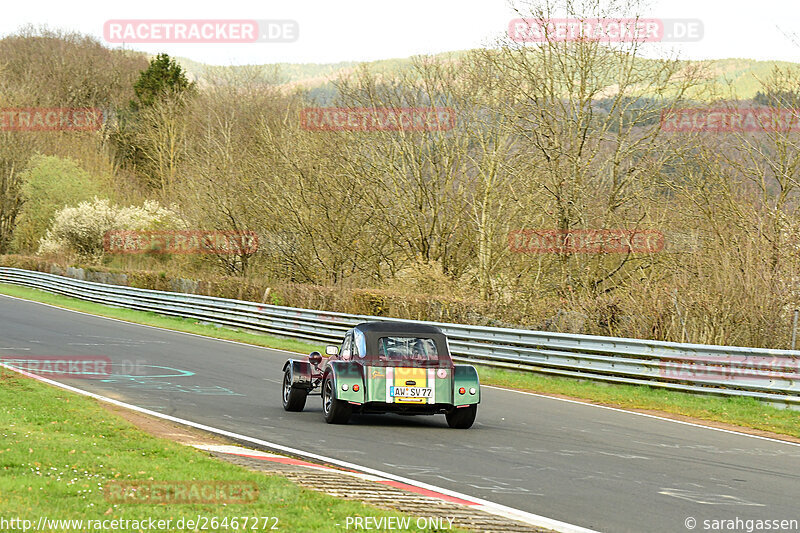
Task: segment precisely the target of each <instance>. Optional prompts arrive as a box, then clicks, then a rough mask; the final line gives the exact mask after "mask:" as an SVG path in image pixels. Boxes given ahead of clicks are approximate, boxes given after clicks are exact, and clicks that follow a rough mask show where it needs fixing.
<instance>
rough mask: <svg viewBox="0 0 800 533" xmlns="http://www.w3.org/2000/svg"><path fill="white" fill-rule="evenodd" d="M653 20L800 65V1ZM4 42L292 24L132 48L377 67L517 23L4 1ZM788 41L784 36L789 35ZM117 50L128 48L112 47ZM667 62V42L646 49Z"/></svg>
mask: <svg viewBox="0 0 800 533" xmlns="http://www.w3.org/2000/svg"><path fill="white" fill-rule="evenodd" d="M650 6H651V7H650V8H649V9H647V10H646V11H644V12H643V13H642V16H644V17H654V18H683V19H700V20H701V21H702V22H703V28H704V34H703V38H702V39H701V40H700V41H698V42H693V43H681V44H671V45H670V47H671V48H677V49H678V50H679V51H680V55H681V57H683V58H686V59H713V58H728V57H741V58H752V59H762V60H767V59H780V60H785V61H794V62H800V1H798V0H760V1H758V2H747V4H746V8H747V9H746V10H745V9H740V8H739V7H738V6H737V4H736V3H733V2H730V1H719V0H653V1H652V2H651V3H650ZM2 11H3V14H2V16H0V34H8V33H13V32H14V31H16V30H17V29H18V28H19V27H20V26H23V25H25V24H33V25H47V26H49V27H51V28H62V29H68V30H75V31H79V32H81V33H86V34H91V35H94V36H96V37H98V38H99V39H101V40H103V24H104V23H105V22H106V21H107V20H109V19H256V20H272V19H291V20H295V21H297V23H298V25H299V29H300V35H299V38H298V39H297V41H295V42H292V43H249V44H218V43H214V44H208V43H204V44H130V45H126V48H132V49H135V50H142V51H145V52H149V53H156V52H166V53H168V54H170V55H174V56H183V57H188V58H190V59H194V60H196V61H202V62H205V63H209V64H219V65H230V64H248V63H278V62H290V63H330V62H338V61H370V60H375V59H387V58H394V57H407V56H410V55H413V54H420V53H437V52H444V51H449V50H463V49H467V48H474V47H478V46H482V45H484V44H486V43H487V42H490V41H491V40H492V38H493V37H496V36H498V35H501V34H503V33H504V32H506V31H507V28H508V23H509V21H510V19H512V18H514V17H515V16H516V15H515V14H514V12H513V11H512V10H511V8H510V7H509V5H508V3H507V2H506V0H399V1H391V2H390V1H386V0H336V1H330V0H271V1H270V0H262V1H258V2H255V1H249V2H246V1H241V0H225V1H222V2H208V1H206V2H201V1H197V0H192V1H186V0H158V1H155V0H134V1H131V2H108V1H107V0H103V1H98V2H81V1H79V0H75V1H70V2H64V1H63V0H60V1H36V0H25V1H17V0H5V1H4V2H3V10H2ZM784 34H785V35H784ZM109 46H112V47H118V46H121V45H119V44H109ZM645 46H646V48H647V55H654V56H657V55H660V54H662V53H663V51H662V50H661V49H660V48H659V47H663V46H665V45H663V44H655V43H650V44H647V45H645Z"/></svg>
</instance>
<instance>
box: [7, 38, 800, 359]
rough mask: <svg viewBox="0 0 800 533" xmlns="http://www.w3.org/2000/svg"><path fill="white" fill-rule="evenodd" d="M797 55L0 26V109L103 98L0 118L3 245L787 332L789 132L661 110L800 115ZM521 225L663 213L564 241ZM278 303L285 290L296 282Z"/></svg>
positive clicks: (769, 339) (685, 324)
mask: <svg viewBox="0 0 800 533" xmlns="http://www.w3.org/2000/svg"><path fill="white" fill-rule="evenodd" d="M798 81H800V71H799V70H798V66H797V65H794V64H787V63H771V62H755V61H750V60H741V59H729V60H719V61H703V62H689V61H684V60H681V59H679V58H671V57H670V58H664V59H660V60H654V59H643V58H641V57H640V54H639V51H638V48H637V47H636V45H635V44H631V43H622V44H620V45H619V46H616V47H612V46H606V45H603V44H600V43H596V42H571V43H565V42H550V43H548V42H546V43H541V44H540V45H537V46H519V45H517V44H515V43H507V46H502V47H498V48H497V49H492V50H488V49H479V50H471V51H461V52H458V53H454V54H442V55H437V56H431V57H414V58H408V59H398V60H387V61H384V62H376V63H374V64H365V65H357V64H351V63H344V64H337V65H264V66H249V67H206V66H204V65H201V64H198V63H194V62H189V61H177V62H176V60H174V59H172V58H169V57H167V56H164V55H160V56H158V57H147V56H145V55H144V54H141V53H138V52H132V51H123V50H112V49H109V48H107V47H105V46H104V45H102V44H100V43H99V42H97V41H95V40H94V39H92V38H90V37H86V36H82V35H74V34H64V33H58V32H48V31H33V30H31V31H26V32H23V33H21V34H17V35H13V36H8V37H5V38H3V39H2V40H0V100H1V101H2V106H0V107H2V108H4V109H10V108H27V107H33V106H42V107H81V108H82V107H90V108H98V109H101V110H102V111H103V116H104V122H103V126H102V127H101V128H100V129H99V130H97V131H17V130H13V129H11V128H1V129H0V253H4V254H10V253H14V254H23V255H34V254H39V255H40V256H42V257H46V258H49V259H51V260H53V261H56V262H60V263H64V264H67V263H81V264H96V265H105V266H110V267H115V268H122V269H149V270H155V271H160V272H166V273H169V274H170V275H176V276H182V277H197V278H211V277H214V276H221V275H227V276H236V277H240V278H241V279H243V280H248V281H254V280H258V281H259V282H260V283H264V284H267V285H270V284H307V285H315V286H321V287H327V288H336V289H339V290H348V289H355V288H366V289H376V290H380V291H383V292H384V294H391V295H394V296H393V297H395V298H425V299H429V300H435V301H437V302H441V305H447V302H450V301H458V302H461V303H462V304H463V303H464V302H467V303H470V302H472V303H474V308H475V309H476V318H475V319H476V320H482V321H486V320H496V321H498V322H499V323H503V324H515V325H520V326H525V327H532V328H549V329H555V330H562V331H573V332H584V333H596V334H608V335H617V336H633V337H646V338H655V339H667V340H675V341H692V342H702V343H725V344H742V345H753V346H773V347H781V348H786V347H788V342H789V338H790V326H791V315H792V312H793V310H794V309H795V307H798V306H799V305H800V301H798V294H797V289H796V277H797V275H798V267H799V266H800V257H799V256H798V250H799V248H798V235H800V220H798V216H797V198H798V186H800V182H799V181H798V179H799V178H800V152H798V144H797V143H798V139H799V137H798V131H797V130H798V127H797V124H796V123H795V124H794V126H792V127H789V128H780V127H779V128H769V127H763V128H760V129H755V130H752V129H751V130H747V131H733V130H732V131H714V130H713V129H711V130H709V129H706V130H703V129H702V128H700V129H697V128H695V129H694V130H692V129H691V128H689V129H687V128H682V129H681V128H679V129H678V130H677V131H676V130H675V129H674V128H673V129H672V130H670V129H669V128H664V127H663V118H664V116H666V115H665V113H667V114H668V113H670V112H676V111H677V110H680V109H683V108H697V107H698V106H705V107H712V108H715V109H740V108H742V107H745V108H749V107H756V108H758V109H766V110H776V109H777V110H796V109H798V108H800V102H798V99H800V94H798V92H797V87H798ZM321 105H324V106H337V107H343V108H364V109H375V108H410V107H423V108H429V107H437V108H443V109H446V110H449V111H448V112H451V113H452V114H453V116H454V123H453V125H452V127H447V128H434V129H422V130H414V129H403V130H401V131H391V130H371V131H344V130H339V131H336V129H335V128H332V129H330V130H327V131H319V130H314V129H313V128H309V127H307V124H304V123H303V122H302V121H301V115H302V113H303V112H304V111H303V110H304V109H306V108H309V107H314V106H321ZM159 228H160V229H187V228H188V229H209V230H212V229H213V230H225V231H245V230H252V231H255V232H257V233H258V235H259V239H260V248H259V250H258V251H257V252H256V253H254V254H249V253H248V254H239V255H220V256H215V255H206V256H185V255H175V256H170V255H168V254H159V253H152V254H145V255H123V256H119V255H111V254H108V253H105V252H104V249H103V245H102V244H103V243H102V237H103V234H104V233H105V232H106V231H110V230H126V229H159ZM528 230H559V231H572V230H614V231H617V230H625V231H633V232H636V231H656V232H660V234H662V235H663V239H664V246H663V247H658V248H657V249H654V250H649V251H646V252H642V251H640V250H639V251H637V250H629V251H628V252H627V253H620V252H613V253H584V252H582V253H563V252H553V251H552V250H551V251H541V250H536V249H534V248H535V247H531V246H527V245H522V246H520V245H519V243H517V245H515V244H514V243H513V242H511V243H510V241H509V237H510V236H511V238H512V241H513V239H514V238H515V237H514V236H515V235H516V236H518V235H530V233H528V234H525V233H524V232H525V231H528ZM283 301H284V302H285V303H289V304H290V303H292V302H291V301H286V300H283Z"/></svg>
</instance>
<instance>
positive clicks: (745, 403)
mask: <svg viewBox="0 0 800 533" xmlns="http://www.w3.org/2000/svg"><path fill="white" fill-rule="evenodd" d="M0 294H7V295H9V296H16V297H18V298H24V299H27V300H34V301H38V302H44V303H48V304H52V305H56V306H59V307H63V308H67V309H75V310H78V311H84V312H86V313H91V314H95V315H101V316H107V317H112V318H118V319H121V320H127V321H129V322H136V323H139V324H147V325H151V326H158V327H162V328H166V329H172V330H176V331H186V332H189V333H196V334H199V335H206V336H209V337H216V338H221V339H229V340H234V341H239V342H245V343H249V344H255V345H258V346H264V347H267V348H277V349H281V350H289V351H295V352H301V353H308V352H310V351H311V350H323V348H324V346H322V345H317V344H312V343H306V342H301V341H295V340H290V339H283V338H279V337H274V336H270V335H262V334H257V333H250V332H247V331H241V330H235V329H229V328H222V327H218V326H214V325H209V324H203V323H200V322H198V321H196V320H190V319H183V318H175V317H167V316H163V315H158V314H156V313H147V312H141V311H133V310H129V309H119V308H114V307H108V306H105V305H100V304H95V303H92V302H84V301H82V300H77V299H74V298H68V297H66V296H60V295H56V294H50V293H47V292H44V291H40V290H36V289H30V288H27V287H19V286H16V285H7V284H0ZM478 371H479V373H480V377H481V382H482V383H484V384H486V385H497V386H500V387H508V388H512V389H518V390H524V391H530V392H536V393H541V394H554V395H560V396H566V397H570V398H575V399H580V400H587V401H590V402H596V403H601V404H603V405H609V406H614V407H620V408H623V409H642V410H648V411H659V412H662V413H667V414H672V415H678V416H684V417H691V418H695V419H699V420H706V421H709V422H717V423H722V424H730V425H734V426H739V427H742V428H752V429H755V430H759V431H765V432H771V433H776V434H782V435H790V436H792V437H795V438H800V411H792V410H788V409H776V408H774V407H772V406H770V405H768V404H764V403H761V402H759V401H757V400H753V399H749V398H721V397H716V396H708V395H696V394H687V393H683V392H678V391H669V390H664V389H660V388H655V387H646V386H634V385H618V384H606V383H598V382H593V381H584V380H576V379H569V378H559V377H551V376H544V375H540V374H534V373H531V372H521V371H515V370H505V369H498V368H493V367H486V366H478Z"/></svg>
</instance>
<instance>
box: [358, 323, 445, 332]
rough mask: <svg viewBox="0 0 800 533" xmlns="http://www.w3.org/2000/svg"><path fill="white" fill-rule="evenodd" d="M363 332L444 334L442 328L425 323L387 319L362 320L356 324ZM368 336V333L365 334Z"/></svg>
mask: <svg viewBox="0 0 800 533" xmlns="http://www.w3.org/2000/svg"><path fill="white" fill-rule="evenodd" d="M356 329H360V330H361V331H363V332H364V334H371V335H378V336H381V335H384V334H386V335H397V334H398V333H402V334H406V335H416V334H421V335H426V336H432V335H444V333H442V330H441V329H439V328H437V327H436V326H429V325H427V324H417V323H414V322H389V321H385V322H384V321H376V322H362V323H361V324H359V325H357V326H356ZM367 336H369V335H367Z"/></svg>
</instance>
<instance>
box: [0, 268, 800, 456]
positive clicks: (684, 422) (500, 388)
mask: <svg viewBox="0 0 800 533" xmlns="http://www.w3.org/2000/svg"><path fill="white" fill-rule="evenodd" d="M0 283H2V281H0ZM43 292H47V291H43ZM0 296H2V297H5V298H10V299H12V300H19V301H22V302H28V303H33V304H39V305H44V306H47V307H52V308H54V309H59V310H61V311H67V312H70V313H77V314H79V315H86V316H92V317H95V318H103V319H105V320H113V321H114V322H122V323H123V324H131V325H134V326H141V327H143V328H152V329H159V330H161V331H171V332H172V333H179V334H181V335H191V336H192V337H201V338H203V339H209V340H213V341H219V342H227V343H231V344H238V345H241V346H247V347H249V348H260V349H262V350H270V351H273V352H282V353H288V354H291V355H295V356H296V355H299V354H300V352H292V351H289V350H282V349H280V348H267V347H265V346H258V345H255V344H248V343H246V342H239V341H232V340H228V339H217V338H215V337H209V336H207V335H200V334H199V333H189V332H187V331H179V330H175V329H168V328H162V327H159V326H150V325H147V324H139V323H138V322H130V321H128V320H121V319H119V318H111V317H107V316H101V315H93V314H91V313H86V312H84V311H76V310H74V309H67V308H66V307H59V306H57V305H52V304H46V303H43V302H37V301H35V300H26V299H25V298H17V297H16V296H9V295H7V294H0ZM481 387H485V388H487V389H495V390H499V391H505V392H511V393H514V394H524V395H527V396H534V397H537V398H546V399H548V400H555V401H558V402H567V403H571V404H575V405H580V406H583V407H594V408H597V409H607V410H609V411H616V412H619V413H627V414H629V415H634V416H643V417H646V418H652V419H655V420H661V421H663V422H671V423H673V424H681V425H684V426H692V427H696V428H702V429H708V430H710V431H719V432H722V433H728V434H731V435H739V436H742V437H748V438H751V439H760V440H766V441H769V442H776V443H779V444H787V445H789V446H798V447H800V443H798V442H791V441H787V440H781V439H775V438H772V437H763V436H761V435H751V434H750V433H743V432H741V431H733V430H730V429H722V428H715V427H712V426H706V425H703V424H698V423H695V422H686V421H683V420H675V419H672V418H666V417H663V416H657V415H651V414H648V413H639V412H637V411H628V410H626V409H620V408H618V407H609V406H607V405H596V404H592V403H587V402H582V401H578V400H569V399H567V398H558V397H556V396H548V395H546V394H539V393H536V392H528V391H520V390H514V389H507V388H505V387H496V386H493V385H481Z"/></svg>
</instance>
